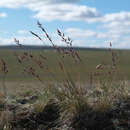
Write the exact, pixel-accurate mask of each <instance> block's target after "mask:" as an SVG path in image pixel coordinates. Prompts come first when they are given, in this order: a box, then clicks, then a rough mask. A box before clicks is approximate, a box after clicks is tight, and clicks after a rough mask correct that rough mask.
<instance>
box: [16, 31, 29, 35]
mask: <svg viewBox="0 0 130 130" xmlns="http://www.w3.org/2000/svg"><path fill="white" fill-rule="evenodd" d="M17 33H18V34H20V35H24V34H28V33H29V32H28V31H26V30H19V31H18V32H17Z"/></svg>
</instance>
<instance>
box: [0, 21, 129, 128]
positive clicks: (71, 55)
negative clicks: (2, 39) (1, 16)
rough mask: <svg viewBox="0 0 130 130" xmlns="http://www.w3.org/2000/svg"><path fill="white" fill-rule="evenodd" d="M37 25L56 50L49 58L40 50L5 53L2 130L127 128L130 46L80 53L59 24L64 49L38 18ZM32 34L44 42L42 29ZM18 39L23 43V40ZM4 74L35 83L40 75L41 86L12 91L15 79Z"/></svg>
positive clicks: (0, 114)
mask: <svg viewBox="0 0 130 130" xmlns="http://www.w3.org/2000/svg"><path fill="white" fill-rule="evenodd" d="M37 24H38V27H39V28H40V29H41V30H42V32H43V33H44V34H45V36H46V37H47V39H48V40H49V41H50V43H51V44H52V47H53V48H55V50H56V51H46V52H42V56H44V58H43V57H42V58H41V57H40V54H41V52H40V51H31V52H25V51H16V50H14V52H15V56H13V55H12V54H14V52H12V51H9V50H3V51H1V52H0V53H1V57H2V60H1V63H2V64H1V65H2V71H1V74H3V76H1V81H2V83H3V86H2V87H4V88H3V90H4V93H1V96H2V95H4V96H2V98H4V99H3V100H1V111H0V121H1V124H2V125H1V129H2V130H5V129H16V130H17V129H19V128H20V129H25V130H49V129H52V130H61V129H63V130H68V129H70V130H86V129H87V130H95V129H96V130H122V129H123V130H128V129H129V128H130V125H129V122H130V119H129V116H130V112H129V110H130V106H129V103H130V94H129V93H130V90H129V88H128V85H129V84H127V80H129V74H130V73H129V60H128V59H127V57H128V54H129V53H130V51H123V50H122V51H121V50H120V51H119V50H112V49H109V51H79V52H77V51H75V50H73V49H72V45H71V44H72V40H71V39H70V38H69V37H66V36H65V35H64V33H62V32H61V31H60V30H59V29H57V33H58V35H59V36H60V38H61V40H62V41H63V42H65V43H66V44H67V45H68V46H69V47H70V49H69V50H64V49H62V48H60V47H58V46H56V45H55V44H54V43H53V40H52V39H51V38H50V36H49V34H48V33H47V32H46V30H45V29H44V28H43V27H42V25H41V24H40V23H39V22H38V23H37ZM30 33H31V34H32V35H34V36H35V37H36V38H38V39H39V40H41V41H42V38H41V37H39V35H38V34H35V33H34V32H32V31H31V32H30ZM15 42H16V44H17V45H18V46H21V44H20V42H19V40H17V39H15ZM111 46H112V45H111V44H110V47H111ZM116 55H118V56H117V57H116ZM63 56H64V57H63ZM3 59H4V60H3ZM7 70H8V73H7ZM6 74H7V76H6ZM4 76H6V81H7V82H11V81H12V82H13V81H17V82H19V81H22V82H23V83H25V82H31V83H32V84H33V85H35V84H34V82H35V81H33V79H38V81H40V83H41V88H40V86H39V85H37V86H35V87H34V86H31V87H30V88H29V87H27V86H24V85H25V84H23V85H22V86H23V87H21V88H20V89H19V92H18V93H16V92H15V94H13V95H12V94H10V95H9V92H8V90H9V86H8V85H10V84H8V85H7V84H6V81H5V80H2V78H3V77H4ZM124 76H126V77H124ZM35 83H36V82H35ZM18 85H19V84H18ZM88 86H89V87H88ZM5 88H6V89H5ZM15 88H18V86H14V90H15ZM12 92H14V91H12ZM2 98H1V99H2ZM5 117H6V118H5Z"/></svg>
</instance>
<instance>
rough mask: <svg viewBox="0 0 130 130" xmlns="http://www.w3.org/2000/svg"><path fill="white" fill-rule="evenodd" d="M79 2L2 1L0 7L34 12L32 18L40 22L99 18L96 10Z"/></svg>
mask: <svg viewBox="0 0 130 130" xmlns="http://www.w3.org/2000/svg"><path fill="white" fill-rule="evenodd" d="M78 1H80V0H29V1H27V0H3V1H0V7H7V8H20V7H21V8H22V7H24V8H28V9H30V10H32V11H34V12H35V15H34V17H35V18H38V19H41V20H49V21H50V20H63V21H86V22H89V21H90V22H91V21H95V20H96V19H99V18H100V17H101V15H100V13H99V12H98V11H97V10H96V8H90V7H88V6H85V5H78V4H76V2H78Z"/></svg>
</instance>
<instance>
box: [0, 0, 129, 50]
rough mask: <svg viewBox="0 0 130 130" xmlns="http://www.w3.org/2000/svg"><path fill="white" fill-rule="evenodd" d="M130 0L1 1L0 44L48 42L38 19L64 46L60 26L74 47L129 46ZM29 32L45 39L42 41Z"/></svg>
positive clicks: (37, 43)
mask: <svg viewBox="0 0 130 130" xmlns="http://www.w3.org/2000/svg"><path fill="white" fill-rule="evenodd" d="M129 5H130V0H1V1H0V45H14V44H15V43H14V41H13V39H14V37H15V38H17V39H19V40H20V42H21V43H22V44H29V45H49V42H48V41H47V39H46V38H45V36H44V35H42V33H41V31H40V30H39V29H38V28H37V24H36V23H37V20H39V21H40V22H41V23H42V24H43V26H44V27H45V29H47V31H48V33H49V34H50V35H51V37H52V39H53V40H54V42H55V44H57V45H65V44H64V43H62V42H61V41H60V39H59V37H58V36H57V35H56V29H57V28H59V29H61V30H62V32H64V33H65V35H66V36H70V37H71V38H72V40H73V46H82V47H108V46H109V42H112V44H113V47H114V48H130V7H129ZM29 31H34V32H36V33H38V34H39V35H40V36H41V37H43V39H44V43H41V42H40V41H39V40H38V39H36V38H35V37H33V36H32V35H31V34H30V33H29Z"/></svg>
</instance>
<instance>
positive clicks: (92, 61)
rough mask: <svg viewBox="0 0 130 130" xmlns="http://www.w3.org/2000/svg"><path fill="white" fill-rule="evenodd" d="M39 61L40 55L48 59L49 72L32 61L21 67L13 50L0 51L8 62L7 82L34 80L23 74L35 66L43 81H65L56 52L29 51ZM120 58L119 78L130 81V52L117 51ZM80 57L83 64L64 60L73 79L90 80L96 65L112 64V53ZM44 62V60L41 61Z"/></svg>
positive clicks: (83, 54)
mask: <svg viewBox="0 0 130 130" xmlns="http://www.w3.org/2000/svg"><path fill="white" fill-rule="evenodd" d="M22 52H23V51H20V50H19V51H17V53H18V54H22ZM29 52H30V53H32V54H33V55H34V56H35V57H36V58H37V59H39V55H40V54H42V55H44V56H46V57H47V58H48V62H47V65H48V67H49V72H48V71H47V70H45V69H39V67H38V65H34V64H35V63H34V62H32V61H30V60H29V59H28V60H26V61H24V64H23V65H20V64H19V63H18V61H17V58H16V57H15V56H14V51H13V50H0V58H3V59H5V61H7V66H8V70H9V73H8V74H7V77H6V80H7V81H25V80H27V81H28V80H29V81H30V80H34V79H35V78H33V77H32V76H30V75H27V74H23V73H22V72H23V68H24V67H25V68H26V67H27V66H33V67H34V68H35V69H36V71H37V73H38V74H39V75H40V77H41V79H42V80H43V81H51V80H62V79H64V74H63V72H62V71H61V70H60V68H59V65H58V63H57V59H58V57H57V54H56V52H55V51H52V50H48V51H44V52H43V51H40V50H39V51H38V50H36V51H34V50H33V51H29ZM117 54H118V56H119V60H118V75H117V76H118V78H119V79H127V80H130V59H129V55H130V51H128V50H122V51H117ZM79 55H80V57H81V59H82V62H80V63H75V62H74V61H73V60H72V58H71V57H69V56H67V57H65V58H64V61H65V68H66V70H67V71H68V72H69V73H70V74H71V76H72V77H73V79H80V80H82V81H86V80H88V79H89V74H90V73H91V72H95V71H96V69H95V67H96V65H98V64H100V63H104V64H111V53H110V52H109V51H79ZM41 61H42V60H41ZM0 73H1V75H0V79H2V72H0Z"/></svg>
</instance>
